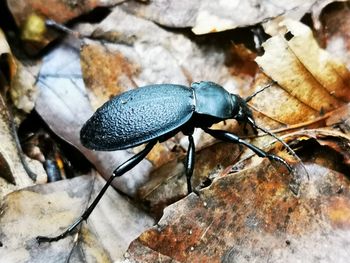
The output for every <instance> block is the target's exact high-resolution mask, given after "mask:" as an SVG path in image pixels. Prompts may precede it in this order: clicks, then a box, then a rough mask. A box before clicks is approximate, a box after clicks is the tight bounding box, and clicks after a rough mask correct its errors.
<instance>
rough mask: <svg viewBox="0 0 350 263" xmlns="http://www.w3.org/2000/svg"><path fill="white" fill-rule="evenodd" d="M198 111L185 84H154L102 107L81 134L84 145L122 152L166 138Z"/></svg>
mask: <svg viewBox="0 0 350 263" xmlns="http://www.w3.org/2000/svg"><path fill="white" fill-rule="evenodd" d="M193 111H194V102H193V93H192V90H191V89H190V88H187V87H186V86H181V85H172V84H161V85H150V86H145V87H142V88H138V89H136V90H132V91H128V92H125V93H123V94H121V95H119V96H116V97H114V98H113V99H111V100H109V101H107V102H106V103H105V104H104V105H102V106H101V107H100V108H99V109H98V110H97V111H96V112H95V113H94V115H93V116H92V117H91V118H90V119H89V120H88V121H87V122H86V123H85V125H84V126H83V128H82V129H81V132H80V139H81V142H82V144H83V145H84V146H86V147H87V148H90V149H94V150H105V151H113V150H121V149H127V148H130V147H134V146H137V145H140V144H142V143H145V142H148V141H150V140H152V139H155V138H158V137H160V136H162V135H166V134H167V133H170V132H172V131H174V130H177V128H179V127H181V126H182V125H183V124H185V123H186V122H187V121H188V120H189V119H190V118H191V116H192V114H193Z"/></svg>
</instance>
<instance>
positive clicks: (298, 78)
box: [252, 20, 350, 125]
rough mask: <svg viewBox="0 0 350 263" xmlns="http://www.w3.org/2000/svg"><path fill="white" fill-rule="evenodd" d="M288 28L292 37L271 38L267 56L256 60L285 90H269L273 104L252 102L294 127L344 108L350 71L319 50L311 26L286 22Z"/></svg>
mask: <svg viewBox="0 0 350 263" xmlns="http://www.w3.org/2000/svg"><path fill="white" fill-rule="evenodd" d="M285 25H286V27H287V28H288V30H289V32H290V33H287V34H290V37H289V36H288V38H287V39H286V38H284V37H283V36H281V35H277V36H274V37H272V38H270V39H269V40H267V41H266V43H264V45H263V46H264V49H265V53H264V55H263V56H261V57H257V58H256V61H257V63H258V64H259V66H260V67H262V69H263V71H264V73H265V74H267V75H269V76H270V77H271V78H272V79H273V80H274V81H277V82H278V85H279V86H280V87H281V88H282V89H283V90H280V91H278V90H276V88H275V89H272V90H269V89H267V90H266V92H269V93H268V94H269V95H268V96H266V94H265V98H269V102H267V101H266V102H265V101H264V100H261V97H259V96H261V95H257V96H256V97H255V98H254V99H253V101H252V102H253V105H254V107H255V108H257V109H259V111H260V112H263V113H264V114H265V115H267V116H269V117H271V118H272V119H274V120H276V121H278V122H280V123H283V124H288V125H292V124H296V123H301V122H307V121H310V120H313V119H315V118H316V117H320V116H322V115H323V114H324V113H325V112H329V111H331V110H334V109H336V108H338V107H340V106H342V105H344V101H348V100H349V99H350V97H349V94H350V92H349V72H348V70H347V69H346V67H345V66H344V65H343V64H342V63H340V62H339V61H336V60H334V59H332V58H331V56H330V55H329V54H328V53H326V51H325V50H322V49H321V48H319V46H318V45H317V43H316V41H315V39H314V38H313V36H312V32H311V30H310V29H309V28H308V27H307V26H305V25H302V24H301V23H299V22H296V21H292V20H286V21H285ZM264 92H265V91H264ZM264 92H262V93H264ZM272 94H273V95H272ZM264 102H265V104H264ZM267 103H268V104H267ZM271 105H273V107H271ZM293 112H296V114H293Z"/></svg>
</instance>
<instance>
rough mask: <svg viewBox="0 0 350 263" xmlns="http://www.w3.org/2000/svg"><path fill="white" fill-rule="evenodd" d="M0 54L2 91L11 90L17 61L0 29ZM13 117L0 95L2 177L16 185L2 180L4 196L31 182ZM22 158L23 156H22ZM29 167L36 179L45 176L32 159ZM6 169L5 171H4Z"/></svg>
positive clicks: (0, 193)
mask: <svg viewBox="0 0 350 263" xmlns="http://www.w3.org/2000/svg"><path fill="white" fill-rule="evenodd" d="M0 55H1V57H3V58H5V59H4V63H7V65H6V66H7V68H8V69H9V70H8V72H1V75H6V74H8V76H7V75H6V76H2V77H3V78H4V79H5V78H8V81H9V82H10V83H5V82H4V81H1V85H4V86H2V87H1V89H2V90H3V91H5V93H6V91H8V90H10V91H11V88H12V87H10V85H12V84H13V83H15V82H16V81H15V79H16V78H17V76H18V74H20V73H19V72H20V71H21V70H19V63H18V61H17V60H16V59H15V58H14V56H13V55H12V53H11V49H10V47H9V45H8V43H7V40H6V38H5V35H4V34H3V32H2V31H1V30H0ZM13 121H14V120H13V119H11V115H10V112H9V109H8V105H7V103H6V101H5V96H3V95H2V94H1V95H0V141H1V144H0V154H1V164H2V168H3V169H4V174H3V178H5V179H7V180H8V181H10V182H12V183H14V184H16V186H11V185H7V184H5V183H4V182H3V183H2V185H3V187H1V188H0V196H4V195H5V194H7V193H8V192H11V191H13V190H15V189H20V188H22V187H26V186H29V185H32V184H33V181H32V180H31V179H30V178H29V176H28V174H27V172H26V171H25V169H24V168H23V164H22V162H21V158H20V154H21V153H19V149H18V148H17V145H16V142H15V137H14V134H13V132H14V131H13V129H12V127H13V126H12V124H13ZM23 158H24V157H23ZM29 164H30V168H31V169H32V170H35V172H36V174H37V175H38V176H39V178H38V180H39V181H41V180H42V178H45V173H44V171H43V169H42V167H41V166H40V164H39V163H37V162H36V161H32V162H30V163H29ZM5 171H7V172H5Z"/></svg>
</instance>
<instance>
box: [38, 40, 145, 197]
mask: <svg viewBox="0 0 350 263" xmlns="http://www.w3.org/2000/svg"><path fill="white" fill-rule="evenodd" d="M74 41H76V39H74V40H73V43H77V42H74ZM77 44H79V43H77ZM38 86H39V87H40V95H39V97H38V99H37V102H36V106H35V109H36V111H37V112H38V113H39V114H40V116H41V117H42V118H43V119H44V120H45V122H46V123H47V124H48V126H49V127H50V128H51V129H52V130H53V131H54V132H55V133H56V134H57V135H58V136H60V137H61V138H62V139H64V140H65V141H67V142H69V143H71V144H72V145H74V146H75V147H76V148H78V149H79V150H80V151H81V152H82V153H83V154H84V155H85V156H86V158H88V159H89V160H90V161H91V162H92V163H93V164H94V165H95V166H96V169H97V170H98V171H99V172H100V173H101V174H102V175H103V176H104V177H105V178H109V177H110V176H111V174H112V172H113V170H114V169H115V168H116V167H117V166H118V165H119V164H121V163H122V162H124V161H126V160H128V159H129V158H130V157H131V156H132V154H130V153H128V152H127V151H117V152H96V151H92V150H89V149H87V148H85V147H84V146H82V144H81V142H80V137H79V132H80V129H81V127H82V125H83V124H84V123H85V121H86V120H87V119H88V118H89V117H90V116H91V115H92V113H93V111H92V108H91V105H90V102H89V100H88V99H87V96H86V93H85V86H84V83H83V78H82V73H81V67H80V58H79V52H78V49H76V48H74V46H71V44H69V43H63V44H62V45H61V46H60V48H57V49H55V50H53V51H52V53H50V54H48V55H47V56H46V57H45V58H44V61H43V65H42V68H41V71H40V75H39V82H38ZM150 168H151V165H150V163H148V162H147V161H146V160H145V161H142V162H141V163H140V164H138V165H137V166H136V167H135V168H134V169H132V170H131V171H130V172H128V174H127V175H126V176H122V177H119V178H116V179H115V180H114V186H115V187H116V188H117V189H119V190H121V191H123V192H124V193H127V194H130V195H133V194H134V193H135V191H136V189H137V188H138V186H139V185H140V184H142V183H144V182H145V180H146V179H147V177H148V171H149V170H150Z"/></svg>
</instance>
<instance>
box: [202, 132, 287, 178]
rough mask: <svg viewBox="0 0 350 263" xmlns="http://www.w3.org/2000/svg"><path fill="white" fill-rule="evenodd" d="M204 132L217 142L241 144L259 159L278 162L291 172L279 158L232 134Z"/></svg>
mask: <svg viewBox="0 0 350 263" xmlns="http://www.w3.org/2000/svg"><path fill="white" fill-rule="evenodd" d="M204 131H205V132H206V133H208V134H210V135H211V136H213V137H215V138H217V139H219V140H222V141H227V142H232V143H239V144H243V145H244V146H246V147H247V148H249V149H251V150H252V151H253V152H254V153H255V154H256V155H258V156H259V157H262V158H268V159H269V160H273V161H277V162H280V163H282V164H283V165H284V166H285V167H287V169H288V171H289V172H290V173H292V172H293V169H292V167H291V166H290V165H289V164H288V163H287V162H286V161H285V160H284V159H282V158H281V157H279V156H277V155H274V154H269V153H267V152H265V151H263V150H261V149H260V148H258V147H256V146H255V145H253V144H250V143H248V142H246V141H245V140H242V139H241V138H239V137H238V136H237V135H235V134H233V133H230V132H227V131H223V130H211V129H204Z"/></svg>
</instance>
